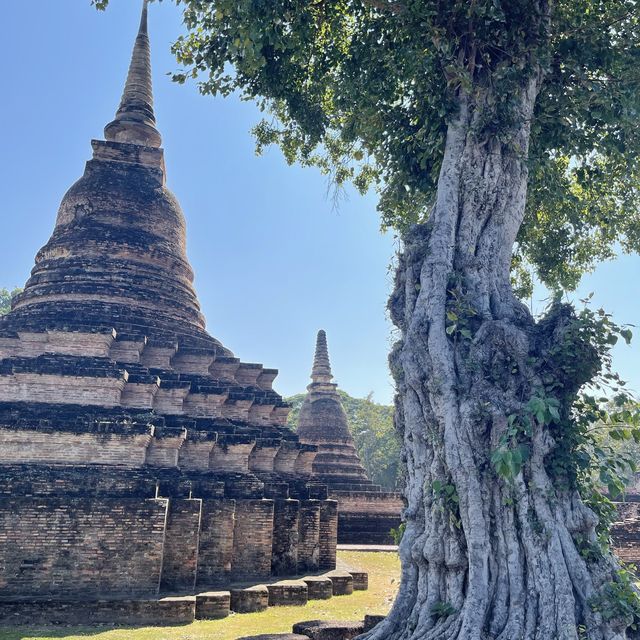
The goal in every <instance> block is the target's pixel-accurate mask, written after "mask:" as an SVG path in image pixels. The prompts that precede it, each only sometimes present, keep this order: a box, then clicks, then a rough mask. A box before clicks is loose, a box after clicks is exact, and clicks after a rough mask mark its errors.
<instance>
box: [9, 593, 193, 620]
mask: <svg viewBox="0 0 640 640" xmlns="http://www.w3.org/2000/svg"><path fill="white" fill-rule="evenodd" d="M195 615H196V598H195V596H189V597H175V598H161V599H158V600H127V599H121V600H79V599H75V600H61V599H54V598H41V599H36V598H34V599H32V600H26V599H20V600H17V599H13V600H12V599H5V598H2V599H0V624H2V625H4V626H23V625H29V626H31V625H50V624H54V625H57V624H63V625H96V624H120V625H153V626H159V625H179V624H187V623H190V622H193V620H194V619H195Z"/></svg>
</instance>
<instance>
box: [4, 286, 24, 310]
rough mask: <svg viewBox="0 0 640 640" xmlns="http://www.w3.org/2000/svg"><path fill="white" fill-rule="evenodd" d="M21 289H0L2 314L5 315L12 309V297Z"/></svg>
mask: <svg viewBox="0 0 640 640" xmlns="http://www.w3.org/2000/svg"><path fill="white" fill-rule="evenodd" d="M20 291H22V289H14V290H13V291H9V290H8V289H0V316H4V315H6V314H7V313H9V311H11V299H12V298H13V296H15V295H16V294H18V293H20Z"/></svg>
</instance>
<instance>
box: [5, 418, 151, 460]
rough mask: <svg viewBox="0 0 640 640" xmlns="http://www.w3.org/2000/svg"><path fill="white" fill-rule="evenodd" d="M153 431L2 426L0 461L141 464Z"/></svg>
mask: <svg viewBox="0 0 640 640" xmlns="http://www.w3.org/2000/svg"><path fill="white" fill-rule="evenodd" d="M150 442H151V435H150V434H136V435H122V434H113V433H73V432H65V431H35V430H27V429H20V430H14V429H2V428H0V464H20V463H35V464H47V463H49V464H65V465H71V464H108V465H114V466H119V467H127V468H135V467H141V466H142V465H143V464H144V462H145V457H146V450H147V447H148V446H149V443H150Z"/></svg>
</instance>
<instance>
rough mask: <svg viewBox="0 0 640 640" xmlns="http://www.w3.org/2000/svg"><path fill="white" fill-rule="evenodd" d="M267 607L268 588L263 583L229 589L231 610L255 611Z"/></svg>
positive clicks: (236, 611) (240, 611)
mask: <svg viewBox="0 0 640 640" xmlns="http://www.w3.org/2000/svg"><path fill="white" fill-rule="evenodd" d="M268 607H269V589H267V587H266V586H265V585H256V586H251V587H244V588H235V589H231V611H234V612H235V613H256V612H257V611H264V610H265V609H267V608H268Z"/></svg>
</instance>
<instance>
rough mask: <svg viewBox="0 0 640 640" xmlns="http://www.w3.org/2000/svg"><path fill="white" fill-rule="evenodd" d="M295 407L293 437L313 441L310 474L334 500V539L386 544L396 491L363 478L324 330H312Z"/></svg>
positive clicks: (398, 502) (395, 523)
mask: <svg viewBox="0 0 640 640" xmlns="http://www.w3.org/2000/svg"><path fill="white" fill-rule="evenodd" d="M307 391H308V393H307V396H306V397H305V399H304V402H303V404H302V407H301V408H300V415H299V418H298V431H297V434H298V437H299V438H300V441H301V442H304V443H307V444H310V445H313V446H316V447H317V448H318V454H317V456H316V457H315V460H314V462H313V477H314V478H315V479H316V480H317V481H319V482H322V483H326V484H327V485H328V487H329V495H330V497H331V498H333V499H335V500H337V501H338V542H340V543H345V544H388V543H391V542H393V540H392V537H391V534H390V532H391V529H397V528H398V527H399V526H400V522H401V519H400V513H401V511H402V508H403V501H402V498H401V496H400V495H399V494H398V493H395V492H389V491H383V489H382V487H381V486H380V485H376V484H373V482H372V481H371V480H370V479H369V478H368V476H367V471H366V469H365V468H364V466H363V464H362V462H361V460H360V457H359V456H358V452H357V450H356V446H355V442H354V439H353V436H352V435H351V432H350V431H349V424H348V420H347V414H346V413H345V410H344V407H343V406H342V400H341V398H340V394H339V393H338V385H337V384H336V383H334V382H333V373H332V372H331V363H330V361H329V349H328V347H327V334H326V332H325V331H324V330H322V329H321V330H320V331H318V336H317V340H316V351H315V357H314V361H313V368H312V370H311V384H310V385H309V386H308V387H307Z"/></svg>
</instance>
